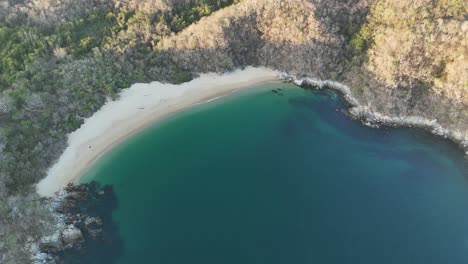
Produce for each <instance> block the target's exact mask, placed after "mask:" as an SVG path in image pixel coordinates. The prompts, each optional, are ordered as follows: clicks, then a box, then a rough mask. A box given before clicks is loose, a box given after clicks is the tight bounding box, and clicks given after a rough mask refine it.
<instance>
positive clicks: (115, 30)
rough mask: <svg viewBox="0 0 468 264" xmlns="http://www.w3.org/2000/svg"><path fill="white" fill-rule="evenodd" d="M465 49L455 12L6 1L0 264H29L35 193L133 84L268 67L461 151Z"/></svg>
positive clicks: (460, 17) (382, 1) (261, 2)
mask: <svg viewBox="0 0 468 264" xmlns="http://www.w3.org/2000/svg"><path fill="white" fill-rule="evenodd" d="M467 36H468V4H467V3H466V1H463V0H420V1H419V0H418V1H411V0H402V1H393V0H340V1H339V0H330V1H323V0H126V1H124V0H2V1H0V263H28V259H29V255H28V254H24V252H25V251H27V250H28V249H26V248H25V244H26V241H28V240H29V242H31V243H33V242H34V241H37V240H38V239H39V238H40V237H41V236H44V235H46V234H49V233H50V230H53V227H52V226H53V223H54V221H55V220H54V218H53V217H51V216H50V213H48V210H47V207H46V205H47V201H45V200H43V199H42V198H39V197H37V195H35V193H34V184H35V183H36V182H38V181H39V180H40V179H41V178H43V177H44V176H45V173H46V170H47V168H49V167H50V166H51V165H52V164H53V163H54V161H56V160H57V158H58V157H59V156H60V154H61V153H62V151H63V150H64V149H65V147H66V141H67V135H68V133H70V132H72V131H74V130H76V129H77V128H79V127H80V125H81V124H82V122H83V119H85V118H87V117H89V116H91V115H92V114H93V113H94V112H96V111H97V110H98V109H99V108H100V107H101V106H102V105H103V104H104V103H105V102H106V100H111V99H116V98H117V97H118V92H119V90H120V89H123V88H126V87H129V86H130V85H131V84H132V83H135V82H149V81H168V82H173V83H180V82H185V81H188V80H190V79H191V78H193V77H194V76H195V75H196V74H197V73H201V72H209V71H215V72H225V71H230V70H233V69H236V68H239V67H244V66H247V65H254V66H267V67H270V68H273V69H277V70H281V71H285V72H289V73H291V74H296V75H297V76H308V77H313V78H319V79H330V80H334V81H339V82H342V83H344V84H347V85H348V86H349V87H350V88H351V90H352V92H353V95H354V96H355V97H356V98H358V99H359V101H360V102H361V104H362V105H363V106H364V107H367V108H368V109H370V111H375V112H379V113H383V114H385V115H389V116H420V117H424V118H427V119H431V120H432V119H436V120H437V122H438V123H439V124H441V125H442V126H444V127H445V128H447V129H449V130H450V131H453V132H454V133H456V134H457V135H459V136H460V138H465V140H466V142H465V143H466V144H467V145H468V70H467V69H468V60H467V58H468V37H467ZM32 219H34V220H32Z"/></svg>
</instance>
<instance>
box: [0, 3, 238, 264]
mask: <svg viewBox="0 0 468 264" xmlns="http://www.w3.org/2000/svg"><path fill="white" fill-rule="evenodd" d="M234 2H235V1H233V0H223V1H216V0H196V1H125V2H124V1H122V2H119V1H94V0H83V1H75V0H70V1H58V0H46V1H44V0H31V1H21V0H8V1H1V2H0V262H1V263H28V261H29V255H28V254H24V252H25V251H26V250H27V249H26V248H25V246H26V241H27V240H28V239H30V240H33V241H34V240H37V239H38V238H39V237H40V236H41V235H42V234H47V233H48V232H50V230H51V228H48V227H50V225H51V224H52V223H53V219H54V218H53V217H52V215H48V214H50V212H49V211H48V210H47V208H46V207H44V205H46V204H47V203H46V202H45V201H41V199H39V198H38V197H36V195H35V194H34V193H35V191H34V184H35V183H36V182H37V181H38V180H40V179H41V178H42V177H44V176H45V173H46V170H47V168H48V167H50V166H51V165H52V164H53V162H54V161H55V160H56V159H57V158H58V157H59V155H60V154H61V152H62V151H63V150H64V149H65V147H66V140H67V135H68V133H70V132H72V131H73V130H75V129H77V128H79V126H80V125H81V124H82V122H83V119H84V118H86V117H89V116H91V115H92V114H93V113H94V112H95V111H97V110H98V109H99V108H100V107H101V106H102V105H103V104H104V103H105V102H106V100H109V99H115V98H116V97H117V92H118V91H119V89H122V88H127V87H129V86H130V85H131V84H132V83H134V82H147V81H151V80H161V81H171V82H183V81H187V80H189V79H190V78H191V73H190V72H188V71H184V70H183V69H180V70H177V71H176V70H174V69H167V70H165V69H164V71H163V70H162V69H163V68H162V67H161V65H162V63H160V59H159V58H158V56H159V55H158V53H159V52H158V51H157V49H155V46H156V45H157V43H158V42H159V41H160V40H161V39H162V38H164V37H167V36H170V35H173V34H175V33H177V32H179V31H181V30H183V29H184V28H185V27H187V26H188V25H190V24H192V23H194V22H196V21H198V20H199V19H200V18H201V17H203V16H207V15H210V14H211V13H212V12H214V11H216V10H219V9H220V8H223V7H226V6H228V5H231V4H233V3H234ZM150 65H153V66H154V67H158V66H159V67H161V68H160V69H159V68H158V69H157V70H155V69H154V68H151V67H149V66H150ZM38 219H43V220H44V221H38ZM8 261H12V262H8Z"/></svg>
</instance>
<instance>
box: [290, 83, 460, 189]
mask: <svg viewBox="0 0 468 264" xmlns="http://www.w3.org/2000/svg"><path fill="white" fill-rule="evenodd" d="M306 90H307V91H308V92H310V93H312V94H313V95H314V96H298V97H293V98H289V100H288V102H289V104H290V105H292V106H293V107H294V108H296V109H298V114H297V115H290V116H289V117H288V118H287V119H285V120H283V122H282V127H281V130H282V132H283V133H285V134H286V135H289V136H291V135H293V134H295V133H297V132H298V130H304V131H307V132H308V133H310V132H311V131H312V132H313V133H323V132H320V131H319V129H318V128H317V124H320V123H322V124H323V123H325V124H327V125H328V126H329V127H330V128H332V129H333V131H336V132H338V133H340V131H346V133H340V134H342V136H343V137H346V138H347V139H348V140H349V141H354V142H360V144H361V146H360V147H361V148H363V149H364V150H366V151H367V152H370V153H372V154H373V155H375V156H376V157H378V158H380V159H382V160H385V159H399V160H404V161H406V162H409V163H414V164H420V163H421V162H422V161H428V160H431V157H430V153H431V151H429V152H428V150H427V149H425V148H426V147H427V146H431V148H432V149H434V151H436V152H439V153H442V154H444V156H447V157H450V158H451V159H452V161H453V162H454V164H455V165H456V166H455V167H456V168H457V170H459V172H460V173H461V174H462V175H464V176H465V178H466V179H467V180H468V174H467V173H466V172H467V171H468V159H467V158H466V157H465V155H464V153H463V150H462V149H461V148H459V147H458V145H457V144H456V143H454V142H452V141H449V140H447V139H445V138H442V137H440V136H436V135H434V134H432V133H431V132H429V131H427V130H425V129H422V128H414V127H390V126H384V125H381V126H380V127H379V128H372V127H368V126H364V125H363V124H362V123H361V121H360V120H356V119H353V118H351V117H350V116H349V114H348V112H347V111H348V109H349V107H350V105H349V104H348V102H346V100H344V98H343V97H342V96H341V94H340V93H339V92H337V91H334V90H330V89H320V90H310V89H306ZM328 132H329V133H331V132H332V131H328ZM402 135H404V136H402ZM414 142H420V144H418V145H416V146H415V144H414ZM376 143H379V144H380V145H381V146H382V147H381V148H375V146H376V145H378V144H376ZM410 145H411V147H407V146H410ZM424 146H426V147H424ZM436 167H437V166H436V165H435V164H426V166H425V168H426V169H427V170H438V169H440V168H436Z"/></svg>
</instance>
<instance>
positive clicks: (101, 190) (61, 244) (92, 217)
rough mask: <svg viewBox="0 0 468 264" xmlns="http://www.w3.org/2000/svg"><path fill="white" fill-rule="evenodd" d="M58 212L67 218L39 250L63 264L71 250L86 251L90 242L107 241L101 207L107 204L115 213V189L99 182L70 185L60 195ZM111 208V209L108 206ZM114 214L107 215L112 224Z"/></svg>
mask: <svg viewBox="0 0 468 264" xmlns="http://www.w3.org/2000/svg"><path fill="white" fill-rule="evenodd" d="M55 202H56V203H57V204H56V205H55V212H56V213H57V215H58V216H59V217H60V218H62V219H63V223H62V224H61V225H60V226H57V230H56V231H55V232H54V233H53V234H52V235H49V236H46V237H42V238H41V239H40V241H39V245H38V246H39V249H40V251H41V252H43V253H47V255H48V256H52V257H53V259H54V260H55V261H56V262H59V263H61V262H62V261H61V259H62V258H63V256H64V254H65V253H66V254H70V251H82V250H84V249H83V245H84V244H85V243H86V241H87V240H90V239H91V240H96V239H103V233H104V232H103V228H104V222H105V221H104V220H103V219H102V218H101V216H100V213H99V210H98V208H101V207H103V205H102V204H103V203H106V204H107V203H110V204H111V206H108V210H109V212H111V211H112V210H113V209H114V207H115V206H112V204H115V195H114V192H113V190H112V187H111V186H101V185H100V184H99V183H97V182H91V183H87V184H79V185H77V184H68V185H67V187H65V188H64V190H63V191H62V192H60V193H58V194H57V198H56V200H55ZM104 207H107V206H104ZM107 215H110V213H106V217H107V219H106V220H108V221H110V220H109V218H110V217H108V216H107Z"/></svg>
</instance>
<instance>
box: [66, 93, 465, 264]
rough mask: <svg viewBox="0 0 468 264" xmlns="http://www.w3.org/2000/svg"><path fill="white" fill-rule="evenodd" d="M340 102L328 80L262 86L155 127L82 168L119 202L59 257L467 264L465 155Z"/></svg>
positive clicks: (233, 263) (180, 263) (169, 263)
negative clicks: (310, 85)
mask: <svg viewBox="0 0 468 264" xmlns="http://www.w3.org/2000/svg"><path fill="white" fill-rule="evenodd" d="M276 88H283V89H282V90H281V91H279V92H272V89H276ZM345 109H346V104H345V103H344V102H343V100H342V99H341V98H340V96H339V95H338V94H337V93H335V92H333V91H327V90H323V91H308V90H304V89H301V88H298V87H295V86H293V85H289V84H272V85H266V86H262V87H258V88H256V89H251V90H247V91H242V92H238V93H236V94H235V95H233V96H229V97H224V98H221V99H218V100H215V101H212V102H209V103H206V104H202V105H198V106H196V107H193V108H191V109H189V110H186V111H183V112H180V113H178V114H175V115H174V116H172V117H169V118H167V119H165V120H163V121H160V122H158V123H156V124H154V125H153V126H151V127H149V128H147V129H145V130H144V131H142V132H140V133H138V134H137V135H135V136H133V137H131V138H130V139H128V140H126V141H125V142H124V143H122V144H120V145H119V146H117V147H115V148H114V149H113V150H111V151H110V152H109V153H107V154H106V155H104V156H103V157H102V158H101V159H100V160H99V161H98V162H97V164H96V165H95V166H93V167H92V168H91V169H90V170H89V172H88V173H87V174H86V176H85V177H84V179H83V181H84V182H86V181H91V180H96V181H99V182H100V183H102V184H111V185H112V186H113V189H114V191H115V195H116V201H115V204H114V205H113V207H112V208H113V210H112V211H111V212H110V215H109V217H108V219H107V220H108V221H107V222H106V232H107V234H108V235H107V236H106V237H105V239H104V241H98V242H96V241H91V242H88V243H87V244H86V245H85V250H83V251H82V252H81V253H80V254H76V253H75V254H73V255H68V260H67V262H68V263H90V264H92V263H99V264H107V263H119V264H134V263H160V264H192V263H193V264H241V263H242V264H263V263H265V264H267V263H268V264H306V263H320V264H347V263H352V264H376V263H378V264H406V263H407V264H466V263H468V184H467V179H468V175H467V172H468V165H467V162H466V160H465V159H464V158H463V152H462V151H461V150H459V149H457V147H456V146H455V145H454V144H452V143H450V142H447V141H445V140H442V139H440V138H437V137H434V136H432V135H430V134H429V133H427V132H425V131H422V130H420V129H411V128H380V129H373V128H369V127H365V126H362V125H361V123H360V122H359V121H356V120H352V119H350V118H349V117H348V116H347V115H346V114H345ZM105 209H106V208H104V206H103V208H102V210H103V211H105ZM107 209H109V208H107Z"/></svg>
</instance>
